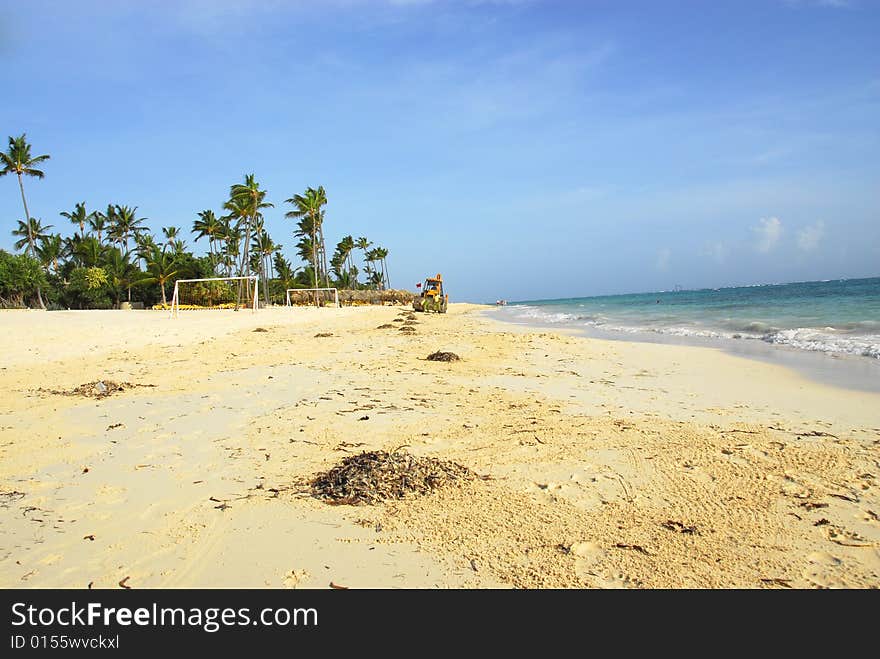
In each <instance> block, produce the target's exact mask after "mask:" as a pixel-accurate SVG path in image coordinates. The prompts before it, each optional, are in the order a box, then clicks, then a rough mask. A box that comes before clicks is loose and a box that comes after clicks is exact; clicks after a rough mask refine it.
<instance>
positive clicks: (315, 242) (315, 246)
mask: <svg viewBox="0 0 880 659" xmlns="http://www.w3.org/2000/svg"><path fill="white" fill-rule="evenodd" d="M312 275H313V277H312V278H313V279H314V280H315V288H318V232H317V224H316V223H315V217H314V215H312ZM314 293H315V306H316V307H318V306H321V305H320V304H319V303H318V291H315V292H314Z"/></svg>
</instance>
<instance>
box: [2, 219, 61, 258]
mask: <svg viewBox="0 0 880 659" xmlns="http://www.w3.org/2000/svg"><path fill="white" fill-rule="evenodd" d="M51 228H52V225H51V224H48V225H46V226H43V224H42V222H40V220H38V219H37V218H35V217H32V218H31V221H30V222H22V221H21V220H19V221H18V228H17V229H13V230H12V235H13V236H21V238H20V239H19V240H16V241H15V249H21V248H22V247H24V246H25V245H27V254H28V256H30V257H31V258H37V245H36V242H37V241H38V240H40V239H42V238H45V237H46V236H48V235H49V234H48V233H47V231H48V230H49V229H51Z"/></svg>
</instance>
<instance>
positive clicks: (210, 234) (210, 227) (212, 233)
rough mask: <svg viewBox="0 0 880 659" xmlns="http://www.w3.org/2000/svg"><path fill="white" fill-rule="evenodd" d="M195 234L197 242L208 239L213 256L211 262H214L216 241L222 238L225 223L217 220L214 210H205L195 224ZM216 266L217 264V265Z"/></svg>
mask: <svg viewBox="0 0 880 659" xmlns="http://www.w3.org/2000/svg"><path fill="white" fill-rule="evenodd" d="M192 230H193V233H195V234H196V242H198V241H199V240H200V239H201V238H207V239H208V253H209V254H210V255H211V262H212V263H213V262H214V241H215V240H217V239H218V238H219V237H220V234H221V232H222V230H223V223H222V222H221V221H220V220H218V219H217V216H216V215H214V211H212V210H204V211H201V212H200V213H199V219H197V220H196V221H195V222H193V228H192ZM215 265H216V264H215Z"/></svg>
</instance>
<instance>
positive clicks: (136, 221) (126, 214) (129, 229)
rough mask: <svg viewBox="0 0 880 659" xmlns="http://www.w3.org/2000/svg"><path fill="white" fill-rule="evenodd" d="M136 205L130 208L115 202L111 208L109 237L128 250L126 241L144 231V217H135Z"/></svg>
mask: <svg viewBox="0 0 880 659" xmlns="http://www.w3.org/2000/svg"><path fill="white" fill-rule="evenodd" d="M136 213H137V206H135V207H133V208H130V207H128V206H120V205H119V204H117V205H116V206H114V208H113V224H112V225H111V227H110V238H111V239H112V240H113V241H114V242H116V243H118V244H119V245H120V246H122V247H124V248H125V251H126V252H127V251H128V241H129V239H130V238H132V237H133V236H136V235H137V234H139V233H140V232H142V231H144V230H145V229H146V227H144V226H143V223H144V222H146V220H147V218H145V217H135V215H136Z"/></svg>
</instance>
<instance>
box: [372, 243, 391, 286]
mask: <svg viewBox="0 0 880 659" xmlns="http://www.w3.org/2000/svg"><path fill="white" fill-rule="evenodd" d="M373 252H374V254H375V256H376V260H377V261H379V265H380V266H381V268H382V285H383V286H384V288H385V289H389V288H391V280H390V279H389V277H388V264H387V263H386V262H385V259H387V258H388V250H387V249H385V248H384V247H377V248H376V249H374V250H373Z"/></svg>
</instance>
